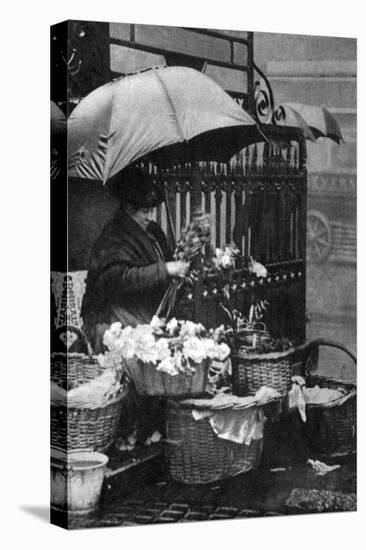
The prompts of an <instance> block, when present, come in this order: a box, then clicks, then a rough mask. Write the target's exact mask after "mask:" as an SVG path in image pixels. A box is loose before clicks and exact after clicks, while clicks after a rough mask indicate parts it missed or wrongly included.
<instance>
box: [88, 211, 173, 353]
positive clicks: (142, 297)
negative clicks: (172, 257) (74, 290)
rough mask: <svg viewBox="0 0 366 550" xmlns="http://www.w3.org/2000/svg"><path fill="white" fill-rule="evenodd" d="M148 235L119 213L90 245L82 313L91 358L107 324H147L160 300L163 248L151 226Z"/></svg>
mask: <svg viewBox="0 0 366 550" xmlns="http://www.w3.org/2000/svg"><path fill="white" fill-rule="evenodd" d="M148 231H149V233H148V232H146V231H144V230H143V229H142V228H141V227H140V226H139V225H138V224H137V223H136V222H135V221H134V220H132V219H131V218H130V217H129V216H128V215H127V214H126V213H125V212H124V210H123V209H120V210H119V211H118V212H117V213H116V215H115V216H114V218H113V219H112V220H111V221H110V222H109V223H108V224H107V225H106V226H105V227H104V229H103V231H102V233H101V235H100V236H99V238H98V239H97V241H96V243H95V244H94V246H93V250H92V254H91V259H90V266H89V270H88V277H87V281H86V291H85V296H84V299H83V306H82V312H81V313H82V317H83V321H84V328H85V332H86V335H87V337H88V339H89V341H90V343H91V345H92V347H93V349H94V351H95V352H96V353H99V352H101V351H103V345H102V341H103V334H104V332H105V330H106V329H107V328H108V327H109V326H110V324H111V323H113V322H116V321H120V322H121V323H122V326H127V325H131V326H136V325H137V324H138V323H149V322H150V321H151V319H152V317H153V315H154V313H155V312H156V310H157V308H158V306H159V304H160V302H161V300H162V297H163V295H164V292H165V290H166V288H167V285H168V272H167V269H166V265H165V261H166V260H168V259H169V251H168V246H167V242H166V238H165V235H164V233H163V231H162V230H161V229H160V227H159V226H158V225H157V224H156V223H154V222H152V223H151V224H150V225H149V228H148ZM149 234H150V235H149ZM156 242H157V243H158V246H156Z"/></svg>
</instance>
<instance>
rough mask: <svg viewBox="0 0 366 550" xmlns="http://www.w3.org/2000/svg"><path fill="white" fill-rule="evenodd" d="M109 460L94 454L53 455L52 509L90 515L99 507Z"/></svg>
mask: <svg viewBox="0 0 366 550" xmlns="http://www.w3.org/2000/svg"><path fill="white" fill-rule="evenodd" d="M107 462H108V457H107V456H106V455H104V454H102V453H96V452H91V451H73V452H70V453H68V454H65V453H62V452H59V451H52V453H51V507H52V508H53V509H54V510H57V511H63V512H67V513H69V514H88V513H90V512H92V511H94V510H95V509H96V508H97V506H98V500H99V497H100V493H101V490H102V485H103V479H104V472H105V468H106V464H107Z"/></svg>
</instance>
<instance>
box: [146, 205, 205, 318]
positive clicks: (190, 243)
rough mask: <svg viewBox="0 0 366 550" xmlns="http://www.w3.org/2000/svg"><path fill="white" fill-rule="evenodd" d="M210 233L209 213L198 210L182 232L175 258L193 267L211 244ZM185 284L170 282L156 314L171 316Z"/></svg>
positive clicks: (180, 281) (176, 281)
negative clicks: (178, 295)
mask: <svg viewBox="0 0 366 550" xmlns="http://www.w3.org/2000/svg"><path fill="white" fill-rule="evenodd" d="M210 233H211V229H210V217H209V216H208V215H207V214H202V213H200V212H197V213H196V214H195V215H194V217H193V220H192V222H191V223H190V224H189V225H188V226H187V228H186V229H185V230H184V231H182V233H181V236H180V238H179V240H178V242H177V245H176V248H175V251H174V254H173V257H174V260H176V261H178V260H180V261H183V262H187V263H189V264H191V268H192V269H193V268H194V264H197V262H200V259H202V257H203V255H204V249H205V248H207V247H208V246H209V243H210ZM192 276H194V275H193V271H192V270H191V271H190V273H189V274H188V277H187V278H188V279H189V278H190V277H192ZM183 284H184V281H182V280H174V281H172V282H171V283H170V285H169V287H168V289H167V291H166V293H165V295H164V296H163V299H162V301H161V303H160V305H159V307H158V309H157V311H156V316H163V315H164V317H165V318H166V319H167V318H169V316H170V314H171V312H172V310H173V308H174V306H175V302H176V298H177V294H178V291H179V289H180V288H181V287H182V285H183Z"/></svg>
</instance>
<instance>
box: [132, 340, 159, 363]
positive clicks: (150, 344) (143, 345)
mask: <svg viewBox="0 0 366 550" xmlns="http://www.w3.org/2000/svg"><path fill="white" fill-rule="evenodd" d="M135 356H136V357H137V358H138V359H141V361H144V362H145V363H156V362H157V361H158V351H157V348H156V340H155V338H154V336H152V335H151V334H143V335H141V336H140V337H139V339H138V340H137V341H136V348H135Z"/></svg>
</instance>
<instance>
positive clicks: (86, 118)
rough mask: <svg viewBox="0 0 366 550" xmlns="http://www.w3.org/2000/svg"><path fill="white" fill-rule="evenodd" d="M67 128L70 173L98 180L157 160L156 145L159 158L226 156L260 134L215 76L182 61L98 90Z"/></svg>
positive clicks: (123, 78)
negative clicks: (138, 163) (152, 158)
mask: <svg viewBox="0 0 366 550" xmlns="http://www.w3.org/2000/svg"><path fill="white" fill-rule="evenodd" d="M68 129H69V142H68V158H69V176H70V177H79V178H80V177H81V178H88V179H96V180H101V181H103V182H104V183H105V182H106V181H107V180H108V179H109V178H111V177H113V176H114V175H116V174H117V173H118V172H120V171H121V170H123V168H125V167H126V166H128V165H129V164H131V163H133V162H134V161H137V160H138V159H141V158H142V157H145V156H146V155H149V154H151V153H152V152H155V159H159V158H160V159H161V156H160V157H159V152H161V151H162V150H163V151H164V154H165V158H166V154H172V155H176V158H180V157H182V156H184V155H186V156H187V157H190V156H191V155H192V154H193V157H196V158H197V157H199V158H200V159H201V160H205V159H210V160H226V159H227V160H229V159H230V158H231V157H232V156H233V155H234V154H235V153H236V152H237V151H238V150H239V149H240V148H242V147H244V145H245V144H246V143H249V142H250V140H251V139H252V138H253V136H255V134H256V133H257V132H259V130H258V129H257V126H256V123H255V121H254V119H253V118H252V117H251V116H249V115H248V114H247V113H246V112H245V111H244V110H243V109H242V108H241V107H240V106H239V105H238V104H237V103H236V102H235V101H234V100H233V99H232V98H231V97H230V96H229V95H228V94H227V93H226V92H225V91H224V90H223V89H222V88H221V87H220V86H219V85H218V84H216V82H214V81H213V80H212V79H211V78H209V77H207V76H205V75H204V74H202V73H200V72H199V71H196V70H195V69H191V68H188V67H161V68H157V69H149V70H146V71H143V72H140V73H135V74H132V75H128V76H125V77H121V78H119V79H117V80H114V81H113V82H110V83H109V84H106V85H104V86H101V87H100V88H97V89H96V90H94V91H93V92H92V93H90V94H89V95H88V96H87V97H85V98H84V99H83V100H82V101H81V102H80V103H79V105H78V106H77V107H76V108H75V109H74V111H73V112H72V114H71V115H70V117H69V119H68ZM221 131H222V132H223V134H222V135H221V133H220V132H221ZM191 158H192V156H191Z"/></svg>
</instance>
